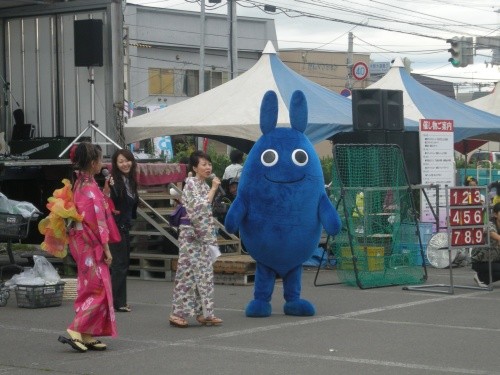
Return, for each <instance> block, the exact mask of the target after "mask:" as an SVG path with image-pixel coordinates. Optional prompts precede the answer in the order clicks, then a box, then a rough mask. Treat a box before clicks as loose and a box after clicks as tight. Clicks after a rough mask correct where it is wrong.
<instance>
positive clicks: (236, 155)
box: [229, 149, 243, 164]
mask: <svg viewBox="0 0 500 375" xmlns="http://www.w3.org/2000/svg"><path fill="white" fill-rule="evenodd" d="M229 160H231V163H232V164H241V163H243V152H241V151H240V150H236V149H234V150H231V152H230V153H229Z"/></svg>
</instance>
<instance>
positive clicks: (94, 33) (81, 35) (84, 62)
mask: <svg viewBox="0 0 500 375" xmlns="http://www.w3.org/2000/svg"><path fill="white" fill-rule="evenodd" d="M74 37H75V38H74V41H75V45H74V47H75V48H74V50H75V66H84V67H90V66H102V65H103V42H102V40H103V39H102V20H98V19H88V20H75V21H74Z"/></svg>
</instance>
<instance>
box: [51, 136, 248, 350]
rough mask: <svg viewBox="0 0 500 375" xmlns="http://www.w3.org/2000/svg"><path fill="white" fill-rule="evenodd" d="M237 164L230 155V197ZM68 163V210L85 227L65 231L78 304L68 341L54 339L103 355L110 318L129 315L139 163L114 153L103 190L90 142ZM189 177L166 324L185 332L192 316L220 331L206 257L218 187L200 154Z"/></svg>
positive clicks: (97, 155) (112, 329) (96, 149)
mask: <svg viewBox="0 0 500 375" xmlns="http://www.w3.org/2000/svg"><path fill="white" fill-rule="evenodd" d="M242 157H243V154H242V153H241V152H239V151H238V152H233V153H231V161H232V162H233V163H232V164H231V165H230V166H228V168H227V176H229V177H228V182H229V183H228V191H229V192H230V194H233V195H234V196H235V195H236V191H235V190H234V185H235V182H236V185H237V180H235V179H236V178H237V177H238V176H239V174H240V173H241V168H242V165H241V163H242V161H243V160H242ZM70 159H71V161H72V162H73V166H74V170H75V171H74V178H73V197H74V198H73V199H74V204H75V206H76V209H77V211H78V212H79V213H80V214H81V215H82V216H83V221H82V222H81V223H73V224H72V227H71V228H70V229H69V238H70V242H69V249H70V252H71V255H72V257H73V258H74V260H75V262H76V264H77V297H76V299H75V303H74V308H75V316H74V319H73V320H72V322H71V323H70V325H69V326H68V328H67V333H68V336H69V337H66V336H59V341H60V342H62V343H63V344H68V345H70V346H71V347H72V348H73V349H74V350H76V351H78V352H86V351H88V350H105V349H106V348H107V345H106V344H105V343H103V342H101V341H100V340H98V339H97V338H96V337H106V336H111V337H114V336H116V335H117V329H116V317H115V312H131V311H132V307H131V306H130V304H129V303H128V300H127V274H128V269H129V263H130V251H131V244H130V229H131V226H132V220H133V219H135V218H136V214H137V205H138V201H139V195H138V183H137V180H136V170H137V162H136V160H135V158H134V155H133V154H132V153H131V152H130V151H129V150H126V149H119V150H117V151H116V152H115V153H114V154H113V156H112V158H111V174H110V175H109V176H108V177H106V179H105V182H104V186H103V188H102V190H101V189H100V187H99V185H98V183H97V182H96V180H95V176H96V175H97V174H99V173H102V174H103V175H105V174H104V173H103V172H102V171H103V162H102V150H101V148H100V146H98V145H94V144H91V143H88V142H82V143H80V144H78V145H75V146H73V147H72V149H71V151H70ZM188 170H189V174H188V177H187V178H186V180H185V184H184V188H183V191H182V198H181V201H182V204H183V205H184V207H185V208H186V216H185V217H183V218H181V222H180V226H179V258H178V265H177V272H176V277H175V282H174V290H173V296H172V311H171V314H170V316H169V323H170V325H172V326H175V327H179V328H185V327H187V326H188V325H189V322H188V319H189V318H190V317H194V318H195V319H196V321H197V322H198V323H199V324H201V325H220V324H222V319H220V318H219V317H217V316H215V313H214V275H213V256H212V251H213V248H214V247H215V248H216V247H217V232H216V227H215V225H214V222H213V213H212V204H213V202H214V198H215V197H216V195H217V194H218V192H219V191H220V188H219V186H220V184H221V180H220V179H219V178H217V177H213V176H212V162H211V158H210V156H209V155H208V154H206V153H204V152H202V151H195V152H193V153H192V154H191V155H190V158H189V166H188ZM106 175H107V173H106ZM208 179H211V186H209V185H208V184H207V180H208ZM230 180H233V181H230Z"/></svg>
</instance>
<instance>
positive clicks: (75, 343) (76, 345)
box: [57, 336, 88, 353]
mask: <svg viewBox="0 0 500 375" xmlns="http://www.w3.org/2000/svg"><path fill="white" fill-rule="evenodd" d="M57 340H58V341H59V342H62V343H63V344H68V345H69V346H71V347H72V348H73V349H75V350H76V351H77V352H80V353H85V352H86V351H87V350H88V348H87V346H86V345H85V344H84V343H83V342H82V341H81V340H78V339H68V338H67V337H64V336H59V338H58V339H57Z"/></svg>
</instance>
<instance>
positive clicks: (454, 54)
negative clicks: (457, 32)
mask: <svg viewBox="0 0 500 375" xmlns="http://www.w3.org/2000/svg"><path fill="white" fill-rule="evenodd" d="M446 43H450V45H451V48H450V49H448V52H449V53H451V57H450V58H449V59H448V61H449V62H451V65H453V66H454V67H455V68H458V67H460V66H461V64H462V41H461V40H460V39H459V38H458V37H456V36H454V37H453V38H452V39H447V40H446Z"/></svg>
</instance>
